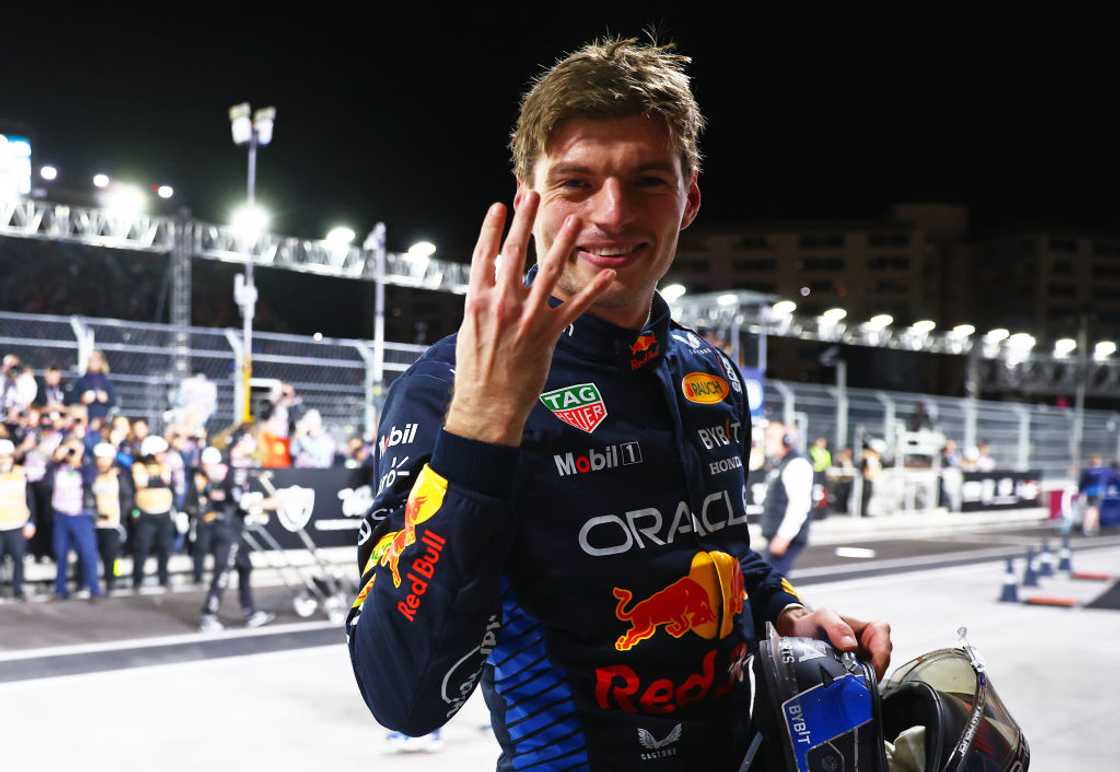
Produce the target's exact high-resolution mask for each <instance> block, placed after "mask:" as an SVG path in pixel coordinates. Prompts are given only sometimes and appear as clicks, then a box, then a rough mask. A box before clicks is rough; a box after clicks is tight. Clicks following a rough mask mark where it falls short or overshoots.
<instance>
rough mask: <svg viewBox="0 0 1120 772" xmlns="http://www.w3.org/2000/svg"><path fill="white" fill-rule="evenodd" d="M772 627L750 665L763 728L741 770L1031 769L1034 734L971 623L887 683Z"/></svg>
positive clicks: (757, 719)
mask: <svg viewBox="0 0 1120 772" xmlns="http://www.w3.org/2000/svg"><path fill="white" fill-rule="evenodd" d="M766 629H767V639H766V640H764V641H762V642H761V643H760V645H759V650H758V653H757V654H756V655H755V656H754V658H753V665H752V675H753V677H754V681H755V690H754V691H755V697H754V707H753V710H752V719H753V721H754V725H755V727H756V729H757V730H758V734H757V735H756V736H755V738H754V742H753V743H752V744H751V747H750V750H749V751H748V753H747V757H746V758H745V759H744V762H743V767H742V769H744V770H759V769H764V770H771V771H774V772H1027V769H1028V768H1029V766H1030V748H1029V746H1028V745H1027V740H1026V738H1025V737H1024V736H1023V733H1022V731H1021V730H1020V729H1019V726H1018V724H1016V723H1015V720H1014V719H1013V718H1012V717H1011V714H1010V713H1009V712H1008V711H1007V708H1006V707H1004V705H1003V703H1002V702H1001V701H1000V699H999V696H998V695H997V694H996V692H995V689H994V688H993V687H992V685H991V682H990V681H989V679H988V677H987V671H986V668H985V666H984V664H983V662H982V661H981V659H980V657H979V655H978V654H977V653H976V651H975V650H974V649H973V648H972V647H971V646H970V645H969V644H968V642H967V641H966V640H965V638H964V634H965V631H964V628H961V629H960V630H959V631H958V633H959V634H960V636H961V645H960V646H959V647H957V648H952V649H940V650H938V651H934V652H930V653H929V654H924V655H922V656H920V657H917V658H916V659H914V660H912V661H910V662H907V663H906V664H904V665H902V666H901V667H899V668H898V669H897V670H896V671H895V672H894V673H893V674H892V675H891V677H890V678H889V679H888V680H887V681H886V682H885V683H884V684H883V685H882V687H881V688H880V687H879V686H878V685H877V684H876V680H875V672H874V670H873V669H872V668H871V666H870V665H868V664H867V663H865V662H862V661H860V660H859V659H857V658H856V657H855V655H854V654H850V653H846V652H838V651H836V650H835V649H834V648H833V647H832V646H831V645H830V644H828V643H827V642H824V641H818V640H816V639H812V638H793V637H789V638H782V637H779V636H778V634H777V632H776V631H775V630H774V628H773V625H770V624H767V628H766Z"/></svg>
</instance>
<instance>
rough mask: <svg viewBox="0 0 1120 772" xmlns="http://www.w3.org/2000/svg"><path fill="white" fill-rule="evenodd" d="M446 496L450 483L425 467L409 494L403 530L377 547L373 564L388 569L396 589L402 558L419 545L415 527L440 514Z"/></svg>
mask: <svg viewBox="0 0 1120 772" xmlns="http://www.w3.org/2000/svg"><path fill="white" fill-rule="evenodd" d="M446 493H447V480H445V479H443V478H442V477H440V476H439V475H438V474H436V473H435V472H433V471H432V468H431V467H429V466H427V465H425V466H424V468H423V469H422V470H420V476H419V477H418V478H417V479H416V484H415V485H413V486H412V491H411V492H410V493H409V494H408V503H407V504H405V507H404V528H402V529H401V530H399V531H394V532H392V533H388V534H386V535H385V536H383V537H382V538H381V540H380V541H379V542H377V544H376V545H375V546H374V548H373V553H372V555H371V556H370V563H374V562H376V563H377V564H379V565H381V566H382V567H384V566H388V567H389V570H390V571H391V572H392V575H393V586H394V587H400V586H401V572H400V560H401V555H402V554H403V553H404V551H405V550H406V549H408V548H409V547H410V546H412V545H413V544H415V543H416V526H418V525H419V524H420V523H423V522H426V521H428V520H430V519H431V518H432V516H433V515H435V514H436V513H437V512H439V510H440V507H442V506H443V497H444V495H445V494H446ZM440 541H442V540H440ZM367 568H368V566H367Z"/></svg>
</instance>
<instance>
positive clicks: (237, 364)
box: [225, 327, 252, 424]
mask: <svg viewBox="0 0 1120 772" xmlns="http://www.w3.org/2000/svg"><path fill="white" fill-rule="evenodd" d="M225 334H226V343H228V344H229V348H230V351H232V352H233V364H234V369H233V371H234V373H236V374H237V375H235V376H234V379H233V414H234V423H236V424H239V423H241V416H242V413H241V410H242V407H241V406H242V405H246V404H248V400H249V399H251V398H252V394H251V393H250V394H246V393H245V389H247V388H249V384H248V383H246V382H245V379H244V378H242V377H241V375H240V374H241V373H242V372H244V371H243V370H242V366H243V364H244V359H245V347H244V346H242V345H241V338H239V337H238V336H237V332H236V331H234V330H231V329H229V328H228V327H227V328H226V330H225Z"/></svg>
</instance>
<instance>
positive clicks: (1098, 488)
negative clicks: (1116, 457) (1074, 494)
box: [1077, 456, 1112, 536]
mask: <svg viewBox="0 0 1120 772" xmlns="http://www.w3.org/2000/svg"><path fill="white" fill-rule="evenodd" d="M1110 478H1112V470H1110V469H1109V468H1108V467H1106V466H1105V465H1104V459H1103V458H1102V457H1101V456H1093V457H1091V458H1090V459H1089V466H1087V467H1086V468H1085V469H1082V470H1081V475H1080V477H1079V479H1078V481H1077V489H1078V492H1079V493H1080V494H1081V496H1082V498H1083V501H1084V517H1083V519H1082V521H1081V532H1082V533H1084V534H1085V535H1086V536H1095V535H1096V534H1097V533H1098V532H1099V531H1100V517H1101V499H1102V498H1103V497H1104V495H1105V492H1106V491H1107V490H1108V482H1109V479H1110Z"/></svg>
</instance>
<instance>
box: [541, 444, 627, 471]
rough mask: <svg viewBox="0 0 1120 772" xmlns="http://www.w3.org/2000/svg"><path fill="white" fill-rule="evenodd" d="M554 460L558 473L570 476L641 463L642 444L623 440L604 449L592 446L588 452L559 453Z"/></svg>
mask: <svg viewBox="0 0 1120 772" xmlns="http://www.w3.org/2000/svg"><path fill="white" fill-rule="evenodd" d="M552 460H553V461H554V462H555V463H556V473H557V474H558V475H560V476H561V477H568V476H570V475H574V474H587V473H589V472H599V471H602V470H604V469H615V468H617V467H620V466H630V465H631V464H640V463H642V446H641V445H639V444H638V443H637V442H622V443H619V444H618V445H608V446H606V447H605V448H603V449H602V450H596V449H595V448H591V449H590V450H588V451H587V452H586V453H578V454H577V453H557V454H556V455H554V456H553V457H552Z"/></svg>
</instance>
